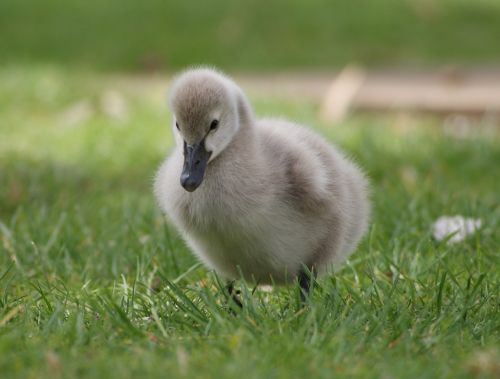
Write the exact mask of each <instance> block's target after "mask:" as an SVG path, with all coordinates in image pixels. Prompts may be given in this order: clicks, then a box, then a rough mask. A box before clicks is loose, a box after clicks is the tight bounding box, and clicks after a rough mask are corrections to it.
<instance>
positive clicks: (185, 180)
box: [181, 175, 201, 192]
mask: <svg viewBox="0 0 500 379" xmlns="http://www.w3.org/2000/svg"><path fill="white" fill-rule="evenodd" d="M200 184H201V183H197V182H196V181H194V180H192V179H191V178H190V177H189V176H187V175H186V176H184V175H183V176H181V186H182V188H184V189H185V190H186V191H188V192H193V191H194V190H195V189H197V188H198V187H199V186H200Z"/></svg>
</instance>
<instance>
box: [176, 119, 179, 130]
mask: <svg viewBox="0 0 500 379" xmlns="http://www.w3.org/2000/svg"><path fill="white" fill-rule="evenodd" d="M175 127H176V128H177V130H180V129H179V123H178V122H177V121H176V122H175Z"/></svg>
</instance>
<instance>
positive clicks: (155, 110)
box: [0, 66, 500, 378]
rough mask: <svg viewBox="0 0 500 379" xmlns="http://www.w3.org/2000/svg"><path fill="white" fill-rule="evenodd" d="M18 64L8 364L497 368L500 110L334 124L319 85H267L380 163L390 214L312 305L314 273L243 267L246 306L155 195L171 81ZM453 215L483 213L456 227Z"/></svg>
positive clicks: (84, 372)
mask: <svg viewBox="0 0 500 379" xmlns="http://www.w3.org/2000/svg"><path fill="white" fill-rule="evenodd" d="M163 79H164V78H163V77H158V82H162V80H163ZM0 82H1V83H2V86H1V87H0V103H1V104H2V106H1V108H0V132H1V134H0V183H1V190H0V239H1V241H0V373H1V377H2V378H9V377H19V378H21V377H22V378H56V377H82V378H97V377H103V378H111V377H116V378H136V377H144V378H146V377H148V378H154V377H158V378H159V377H168V378H176V377H201V378H205V377H206V378H209V377H218V378H234V377H241V378H243V377H245V378H290V377H320V378H331V377H333V376H335V377H346V378H347V377H349V378H352V377H360V378H370V377H373V378H379V377H388V378H395V377H404V378H416V377H419V378H462V377H463V378H465V377H484V378H488V377H491V378H493V377H498V374H499V372H500V367H499V363H498V362H499V361H500V344H499V337H500V312H499V311H500V309H499V305H500V303H499V284H500V270H499V263H500V258H499V246H500V236H499V227H500V204H499V197H498V196H499V195H498V194H499V193H500V171H499V170H498V165H499V162H500V133H499V132H498V129H496V128H494V127H491V126H488V121H487V120H475V121H472V123H471V127H470V128H469V129H467V130H466V133H465V134H464V133H462V134H460V135H456V134H455V133H454V132H453V130H454V129H450V128H445V127H443V122H442V120H439V119H434V118H423V117H414V116H411V115H406V116H404V115H397V116H395V115H377V116H375V115H356V116H352V117H350V118H349V119H347V120H346V121H345V122H343V123H342V124H340V125H336V126H332V125H327V124H322V123H320V122H319V121H318V119H317V111H318V109H317V106H316V105H315V104H313V103H312V102H310V101H307V100H304V101H301V102H287V101H285V100H281V99H276V98H273V99H269V98H254V99H252V100H253V102H254V104H256V112H257V113H258V114H261V115H262V114H280V115H284V116H287V117H290V118H294V119H296V120H298V121H301V122H303V123H306V124H309V125H311V127H313V128H315V129H316V130H317V131H318V132H319V133H321V134H323V135H324V136H326V137H327V138H328V139H329V140H331V141H334V142H335V143H337V144H339V145H340V146H342V147H343V148H344V149H345V150H346V151H347V152H349V154H350V155H352V156H353V157H354V158H355V159H356V160H357V161H358V162H359V163H360V164H361V165H362V166H363V167H364V168H365V169H366V171H367V173H368V174H369V176H370V178H371V182H372V186H373V190H372V198H373V222H372V225H371V228H370V232H369V234H368V235H367V237H366V238H365V239H364V241H363V242H362V244H361V245H360V246H359V248H358V249H357V251H356V252H355V253H354V254H353V255H352V257H351V259H350V260H349V262H348V263H347V264H346V265H345V266H344V267H343V268H342V269H341V270H340V271H339V272H338V273H337V274H336V275H334V276H329V277H325V278H323V279H321V280H320V281H319V283H318V285H317V287H316V289H315V291H314V293H313V295H312V298H311V299H310V303H309V304H308V305H307V306H306V307H305V308H303V307H302V306H301V305H300V304H299V301H298V292H297V288H293V287H292V288H275V289H273V290H272V291H270V292H269V291H265V290H263V289H255V291H254V288H253V287H252V284H251V283H248V284H245V283H241V282H240V283H238V287H239V288H240V289H241V291H242V297H243V303H244V308H243V310H241V311H239V310H236V311H231V310H230V309H228V306H229V305H227V302H226V300H225V296H224V294H223V292H222V291H221V286H222V285H223V284H222V282H223V281H222V278H218V277H217V276H216V275H215V274H214V273H212V272H208V271H207V270H205V269H204V268H203V267H201V266H200V265H199V264H198V263H197V262H196V260H195V259H194V258H193V256H192V255H191V254H190V252H189V251H188V249H187V247H186V246H185V245H184V243H183V242H182V240H181V239H180V237H179V236H178V235H177V233H176V232H175V230H174V229H173V228H171V227H170V226H169V225H168V224H167V223H166V222H165V221H164V220H163V217H162V215H161V214H160V212H159V211H158V209H157V207H156V205H155V203H154V199H153V196H152V191H151V184H152V178H153V175H154V173H155V170H156V168H157V167H158V165H159V163H160V162H161V160H162V158H163V157H164V155H165V154H166V152H167V151H168V149H169V147H170V146H171V145H172V138H171V135H170V131H169V127H168V124H169V117H170V115H169V113H168V110H167V109H166V106H165V105H164V91H165V88H163V86H161V85H156V84H155V80H151V78H150V79H149V80H148V81H145V82H144V81H141V80H139V78H138V77H126V76H117V75H110V74H90V73H88V72H85V71H78V70H75V69H72V70H62V69H60V68H50V67H39V68H36V67H33V66H32V67H29V68H27V67H24V68H23V67H14V66H10V67H9V66H4V67H3V68H2V69H0ZM448 214H449V215H453V214H461V215H465V216H471V217H477V218H480V219H482V221H483V227H482V228H481V230H480V231H479V232H478V233H476V234H475V235H473V236H471V237H470V238H468V239H467V240H465V241H462V242H460V243H457V244H454V245H448V244H446V243H445V242H437V241H435V240H433V239H432V236H431V229H430V227H431V224H432V222H433V221H434V220H435V219H436V218H437V217H439V216H441V215H448ZM252 291H253V293H252Z"/></svg>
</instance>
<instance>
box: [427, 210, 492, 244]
mask: <svg viewBox="0 0 500 379" xmlns="http://www.w3.org/2000/svg"><path fill="white" fill-rule="evenodd" d="M481 225H482V221H481V220H480V219H475V218H466V217H463V216H441V217H440V218H438V219H437V220H436V221H435V222H434V224H433V225H432V234H433V236H434V238H435V239H436V240H438V241H441V240H443V239H445V238H447V237H449V236H450V235H451V237H450V238H449V240H448V241H447V243H449V244H452V243H456V242H459V241H462V240H463V239H465V237H467V236H468V235H470V234H472V233H474V232H475V231H477V230H478V229H479V228H480V227H481Z"/></svg>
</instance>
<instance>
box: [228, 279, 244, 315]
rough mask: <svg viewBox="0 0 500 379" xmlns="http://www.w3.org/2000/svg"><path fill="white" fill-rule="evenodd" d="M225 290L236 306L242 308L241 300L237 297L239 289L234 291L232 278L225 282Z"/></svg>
mask: <svg viewBox="0 0 500 379" xmlns="http://www.w3.org/2000/svg"><path fill="white" fill-rule="evenodd" d="M226 291H227V293H228V294H229V297H230V298H231V299H232V300H233V301H234V303H235V304H236V305H237V306H238V307H240V308H243V304H242V303H241V300H240V298H239V297H238V293H239V291H235V289H234V280H230V281H228V282H227V285H226Z"/></svg>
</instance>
